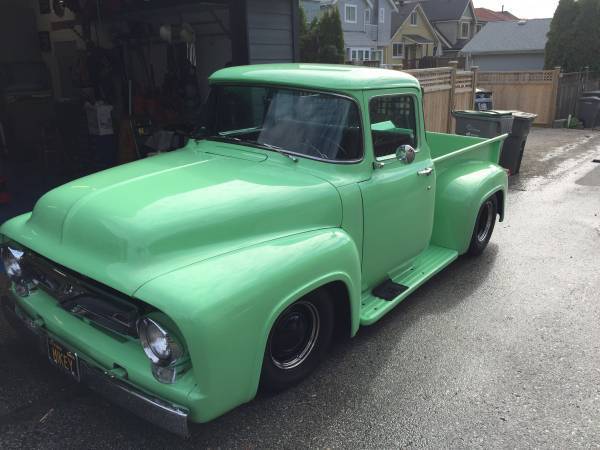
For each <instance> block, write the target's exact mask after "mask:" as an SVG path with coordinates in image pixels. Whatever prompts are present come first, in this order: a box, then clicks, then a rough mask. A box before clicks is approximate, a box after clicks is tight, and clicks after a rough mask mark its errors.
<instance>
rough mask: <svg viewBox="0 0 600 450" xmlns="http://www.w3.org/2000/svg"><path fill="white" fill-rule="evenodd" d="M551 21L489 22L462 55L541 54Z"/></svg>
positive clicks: (463, 50) (466, 46)
mask: <svg viewBox="0 0 600 450" xmlns="http://www.w3.org/2000/svg"><path fill="white" fill-rule="evenodd" d="M551 21H552V19H532V20H521V21H518V22H490V23H488V24H487V25H486V26H485V27H483V28H482V29H481V31H480V32H479V33H477V34H476V35H475V37H474V38H473V39H471V41H470V42H469V43H468V44H467V45H465V46H464V47H463V49H462V53H471V54H482V53H533V52H543V51H544V49H545V48H546V42H547V40H548V37H547V35H548V32H549V31H550V22H551Z"/></svg>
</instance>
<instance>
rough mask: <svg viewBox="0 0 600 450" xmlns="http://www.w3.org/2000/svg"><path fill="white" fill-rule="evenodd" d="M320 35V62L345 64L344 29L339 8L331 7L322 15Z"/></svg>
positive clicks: (319, 28)
mask: <svg viewBox="0 0 600 450" xmlns="http://www.w3.org/2000/svg"><path fill="white" fill-rule="evenodd" d="M318 37H319V40H318V41H319V62H322V63H331V64H343V63H344V59H345V53H344V32H343V31H342V20H341V18H340V13H339V11H338V9H337V8H331V9H329V10H328V11H327V12H326V13H325V14H324V15H323V17H321V20H320V21H319V27H318Z"/></svg>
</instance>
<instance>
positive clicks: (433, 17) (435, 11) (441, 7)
mask: <svg viewBox="0 0 600 450" xmlns="http://www.w3.org/2000/svg"><path fill="white" fill-rule="evenodd" d="M469 3H471V0H427V1H423V2H421V3H420V5H421V6H422V7H423V10H424V11H425V14H427V17H428V18H429V20H430V21H431V22H441V21H444V20H458V19H460V18H461V17H462V15H463V13H464V12H465V10H466V9H467V6H469Z"/></svg>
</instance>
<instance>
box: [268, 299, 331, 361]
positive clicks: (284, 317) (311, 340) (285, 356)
mask: <svg viewBox="0 0 600 450" xmlns="http://www.w3.org/2000/svg"><path fill="white" fill-rule="evenodd" d="M319 329H320V320H319V311H318V310H317V308H316V307H315V305H313V304H312V303H310V302H306V301H300V302H297V303H294V304H293V305H292V306H290V307H289V308H288V309H286V310H285V311H284V312H283V313H282V314H281V316H279V318H278V319H277V322H275V325H274V326H273V332H272V334H271V339H270V343H269V352H270V355H271V361H273V364H275V366H276V367H278V368H280V369H283V370H290V369H294V368H296V367H298V366H299V365H300V364H302V363H303V362H304V361H306V360H307V358H308V357H309V356H310V354H311V353H312V351H313V350H314V348H315V345H316V343H317V339H318V337H319Z"/></svg>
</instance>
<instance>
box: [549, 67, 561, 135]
mask: <svg viewBox="0 0 600 450" xmlns="http://www.w3.org/2000/svg"><path fill="white" fill-rule="evenodd" d="M559 85H560V66H557V67H555V68H554V73H553V74H552V101H551V102H550V114H549V117H548V120H549V121H550V126H552V125H553V124H554V121H555V120H556V111H557V108H556V103H557V102H558V87H559Z"/></svg>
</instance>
